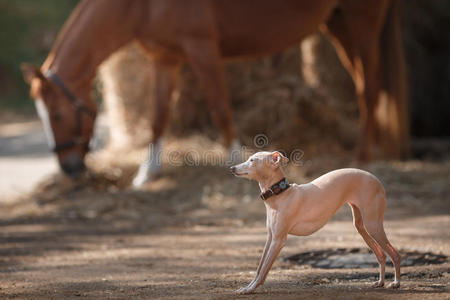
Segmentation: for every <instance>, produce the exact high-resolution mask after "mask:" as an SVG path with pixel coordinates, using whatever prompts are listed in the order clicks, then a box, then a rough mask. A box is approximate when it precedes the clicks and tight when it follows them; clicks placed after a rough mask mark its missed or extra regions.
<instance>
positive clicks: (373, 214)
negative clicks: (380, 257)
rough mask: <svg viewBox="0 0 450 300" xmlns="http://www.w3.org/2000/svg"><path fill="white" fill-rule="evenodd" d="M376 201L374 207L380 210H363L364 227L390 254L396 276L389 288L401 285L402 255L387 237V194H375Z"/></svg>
mask: <svg viewBox="0 0 450 300" xmlns="http://www.w3.org/2000/svg"><path fill="white" fill-rule="evenodd" d="M374 200H375V203H374V206H373V207H377V208H379V210H380V211H373V210H372V209H371V210H367V209H366V210H362V218H363V223H364V227H365V228H366V229H367V232H368V233H369V234H370V236H371V237H372V238H373V239H374V240H375V241H376V242H377V243H378V245H379V246H380V247H381V248H382V249H383V250H384V251H385V252H386V253H387V254H388V255H389V257H390V258H391V260H392V263H393V264H394V268H395V277H394V281H393V282H392V283H390V284H389V285H388V288H394V289H396V288H399V287H400V261H401V257H400V254H398V252H397V250H395V248H394V247H393V246H392V245H391V243H390V242H389V240H388V239H387V237H386V233H385V232H384V227H383V215H384V208H385V206H386V198H385V194H384V193H382V194H378V195H377V196H375V199H374Z"/></svg>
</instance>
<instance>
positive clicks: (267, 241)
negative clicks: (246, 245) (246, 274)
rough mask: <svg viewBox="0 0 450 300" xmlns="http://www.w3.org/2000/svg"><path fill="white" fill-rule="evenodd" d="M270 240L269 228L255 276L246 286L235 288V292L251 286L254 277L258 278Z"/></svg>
mask: <svg viewBox="0 0 450 300" xmlns="http://www.w3.org/2000/svg"><path fill="white" fill-rule="evenodd" d="M271 242H272V232H271V231H270V230H268V233H267V239H266V245H265V246H264V250H263V253H262V255H261V259H260V260H259V264H258V268H257V269H256V275H255V278H253V280H252V281H251V282H250V283H249V284H248V286H246V287H241V288H240V289H238V290H236V293H238V294H240V293H241V292H242V291H243V290H245V289H246V288H248V287H249V286H251V285H252V284H253V283H254V282H255V281H256V279H257V278H258V275H259V273H260V271H261V267H262V265H263V262H264V261H265V260H266V257H267V252H268V251H269V247H270V244H271Z"/></svg>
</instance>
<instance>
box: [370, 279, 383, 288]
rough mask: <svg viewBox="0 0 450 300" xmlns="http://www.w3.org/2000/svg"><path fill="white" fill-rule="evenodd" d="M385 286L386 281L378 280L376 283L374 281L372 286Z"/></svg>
mask: <svg viewBox="0 0 450 300" xmlns="http://www.w3.org/2000/svg"><path fill="white" fill-rule="evenodd" d="M383 286H384V281H381V280H378V281H375V282H374V283H372V287H373V288H380V287H383Z"/></svg>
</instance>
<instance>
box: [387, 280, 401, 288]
mask: <svg viewBox="0 0 450 300" xmlns="http://www.w3.org/2000/svg"><path fill="white" fill-rule="evenodd" d="M399 287H400V281H392V282H391V283H389V285H388V286H387V288H388V289H398V288H399Z"/></svg>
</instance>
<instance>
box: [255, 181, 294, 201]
mask: <svg viewBox="0 0 450 300" xmlns="http://www.w3.org/2000/svg"><path fill="white" fill-rule="evenodd" d="M290 186H291V185H290V184H289V182H288V181H287V179H286V178H283V179H281V180H280V181H278V182H277V183H275V184H274V185H272V186H271V187H270V188H269V189H268V190H267V191H265V192H264V193H262V194H260V195H259V197H261V199H262V200H264V201H265V200H267V199H268V198H270V197H272V196H274V195H278V194H281V193H282V192H284V191H285V190H287V189H288V188H289V187H290Z"/></svg>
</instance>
